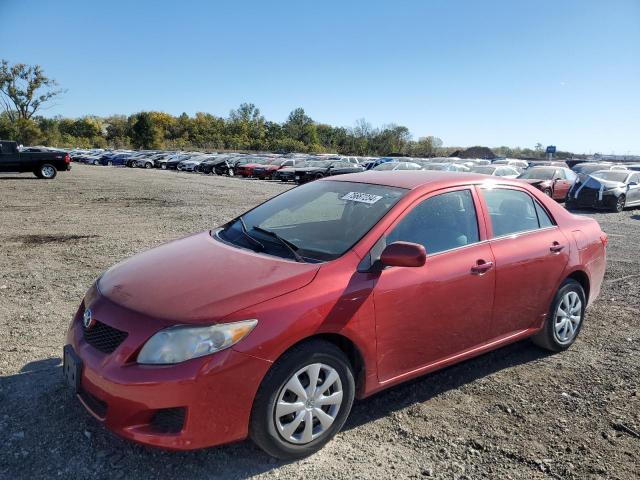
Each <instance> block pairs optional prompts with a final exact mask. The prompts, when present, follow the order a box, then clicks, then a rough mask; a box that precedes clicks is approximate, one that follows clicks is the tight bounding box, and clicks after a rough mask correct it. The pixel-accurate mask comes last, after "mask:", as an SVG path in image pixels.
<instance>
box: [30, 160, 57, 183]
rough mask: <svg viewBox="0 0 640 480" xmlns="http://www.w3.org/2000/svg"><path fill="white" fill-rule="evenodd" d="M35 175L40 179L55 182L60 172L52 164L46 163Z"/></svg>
mask: <svg viewBox="0 0 640 480" xmlns="http://www.w3.org/2000/svg"><path fill="white" fill-rule="evenodd" d="M35 174H36V177H38V178H42V179H44V180H53V179H54V178H56V175H57V174H58V170H56V167H54V166H53V165H51V164H50V163H45V164H44V165H40V168H38V170H37V171H36V172H35Z"/></svg>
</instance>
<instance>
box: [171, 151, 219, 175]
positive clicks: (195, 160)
mask: <svg viewBox="0 0 640 480" xmlns="http://www.w3.org/2000/svg"><path fill="white" fill-rule="evenodd" d="M210 158H211V155H204V154H203V155H197V156H194V157H191V158H189V159H188V160H183V161H182V162H180V163H179V164H178V167H177V169H178V170H181V171H183V172H195V171H196V170H197V168H198V165H200V164H201V163H202V162H204V161H205V160H208V159H210Z"/></svg>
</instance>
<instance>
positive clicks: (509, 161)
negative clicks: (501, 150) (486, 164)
mask: <svg viewBox="0 0 640 480" xmlns="http://www.w3.org/2000/svg"><path fill="white" fill-rule="evenodd" d="M492 164H493V165H508V166H510V167H515V168H519V169H522V170H524V169H525V168H529V162H527V161H526V160H518V159H515V158H501V159H499V160H494V161H493V162H492Z"/></svg>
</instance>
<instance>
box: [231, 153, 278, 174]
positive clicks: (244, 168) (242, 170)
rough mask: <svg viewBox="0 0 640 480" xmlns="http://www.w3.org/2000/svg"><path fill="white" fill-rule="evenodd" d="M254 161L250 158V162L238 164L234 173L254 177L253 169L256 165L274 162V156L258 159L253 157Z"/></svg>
mask: <svg viewBox="0 0 640 480" xmlns="http://www.w3.org/2000/svg"><path fill="white" fill-rule="evenodd" d="M252 160H253V161H251V160H249V162H247V163H243V164H242V165H238V166H237V167H236V168H235V169H234V173H235V174H236V175H238V176H240V177H245V178H246V177H252V176H253V170H254V169H255V168H256V167H261V166H263V165H267V164H268V163H269V162H272V161H273V160H275V159H273V158H256V159H252Z"/></svg>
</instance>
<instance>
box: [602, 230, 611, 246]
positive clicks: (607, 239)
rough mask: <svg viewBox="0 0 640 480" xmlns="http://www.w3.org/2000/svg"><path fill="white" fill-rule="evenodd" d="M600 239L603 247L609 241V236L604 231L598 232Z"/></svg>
mask: <svg viewBox="0 0 640 480" xmlns="http://www.w3.org/2000/svg"><path fill="white" fill-rule="evenodd" d="M600 241H601V242H602V246H603V247H606V246H607V244H608V243H609V237H607V234H606V233H604V232H600Z"/></svg>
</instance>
